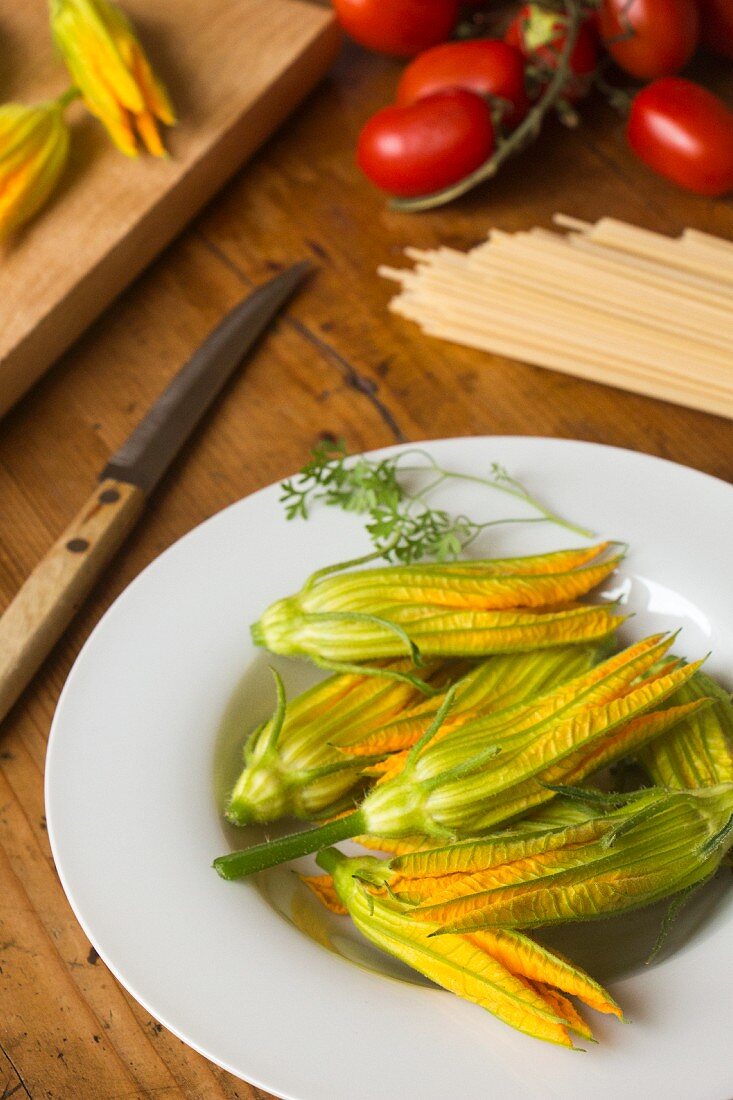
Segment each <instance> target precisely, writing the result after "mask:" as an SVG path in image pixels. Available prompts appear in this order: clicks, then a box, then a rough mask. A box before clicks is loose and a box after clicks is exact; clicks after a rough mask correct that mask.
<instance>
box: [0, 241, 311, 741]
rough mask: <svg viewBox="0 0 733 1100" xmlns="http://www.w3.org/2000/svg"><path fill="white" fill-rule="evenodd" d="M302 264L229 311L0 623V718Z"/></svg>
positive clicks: (298, 277) (296, 281) (298, 279)
mask: <svg viewBox="0 0 733 1100" xmlns="http://www.w3.org/2000/svg"><path fill="white" fill-rule="evenodd" d="M310 269H311V265H310V264H309V263H308V262H307V261H303V262H302V263H298V264H295V265H294V266H293V267H290V268H288V269H287V270H286V271H283V272H282V273H281V274H280V275H277V276H276V277H275V278H274V279H271V280H270V281H269V282H267V283H264V284H263V285H262V286H260V287H258V288H257V289H256V290H255V291H254V292H253V293H252V294H250V295H249V296H248V297H247V298H245V300H244V301H243V302H240V304H239V305H238V306H235V308H234V309H233V310H232V311H231V313H228V314H227V316H226V317H225V318H224V320H223V321H222V322H221V324H219V325H218V326H217V328H215V329H214V331H213V332H212V333H211V335H210V336H209V337H208V338H207V339H206V340H205V342H204V343H203V344H202V345H201V347H200V348H199V349H198V351H196V352H195V353H194V355H193V356H192V357H191V359H189V361H188V362H187V363H186V364H185V366H184V367H182V368H181V370H180V371H179V372H178V374H177V375H176V376H175V378H174V379H173V381H172V382H171V383H170V385H169V386H168V388H167V389H166V390H165V391H164V392H163V394H161V396H160V397H159V398H158V400H157V401H156V402H155V404H154V405H153V407H152V408H151V409H150V411H149V412H148V414H147V416H146V417H145V418H144V420H142V421H141V423H140V424H139V425H138V426H137V428H136V429H135V430H134V432H133V433H132V435H131V436H130V437H129V439H128V440H127V442H126V443H124V444H123V445H122V447H121V448H120V450H119V451H118V452H117V453H116V454H115V455H113V457H112V458H111V459H110V460H109V462H108V463H107V465H106V466H105V468H104V470H103V471H102V473H101V475H100V479H99V486H98V488H97V489H96V491H95V492H94V493H93V494H92V495H91V497H90V498H89V500H88V501H87V503H86V504H85V505H84V507H83V508H82V509H81V511H80V512H79V513H78V514H77V516H76V517H75V519H73V520H72V522H71V524H70V525H69V526H68V527H67V529H66V530H65V531H64V533H63V535H61V537H60V538H59V539H58V541H57V542H56V543H55V544H54V545H53V546H52V547H51V549H50V550H49V552H48V553H47V554H46V556H45V557H44V558H43V560H42V561H41V562H39V564H38V565H37V566H36V568H35V569H34V570H33V572H32V573H31V575H30V576H29V577H28V579H27V581H25V583H24V584H23V586H22V588H21V589H20V591H19V592H18V594H17V595H16V596H15V598H14V599H13V601H12V603H10V605H9V606H8V608H7V610H6V611H5V612H4V613H3V615H2V617H0V721H2V719H3V718H4V717H5V715H6V714H7V713H8V711H9V710H10V708H11V706H12V705H13V703H14V702H15V701H16V699H17V698H18V696H19V695H20V693H21V692H22V691H23V689H24V687H25V686H26V684H27V683H28V682H29V680H30V679H31V677H32V676H33V675H34V674H35V672H36V671H37V670H38V668H39V667H40V665H41V663H42V661H43V660H44V658H45V657H46V656H47V655H48V653H49V652H50V650H51V649H52V647H53V646H54V645H55V643H56V642H57V641H58V639H59V637H60V636H61V634H62V633H63V631H64V630H65V629H66V627H67V626H68V624H69V622H70V621H71V619H72V618H73V616H74V615H75V613H76V611H77V610H78V609H79V607H80V605H81V603H82V601H83V600H84V599H85V597H86V596H87V594H88V593H89V591H90V590H91V588H92V586H93V585H94V583H95V581H96V580H97V578H98V577H99V575H100V574H101V572H102V570H103V569H104V567H105V566H106V565H107V563H108V562H109V561H110V559H111V558H112V557H113V555H114V554H115V553H116V552H117V550H118V549H119V547H120V545H121V543H122V542H123V540H124V539H125V538H126V536H127V535H128V533H129V532H130V530H131V529H132V527H133V526H134V524H135V522H136V521H137V520H138V518H139V517H140V514H141V513H142V511H143V508H144V505H145V502H146V500H147V498H148V496H149V495H150V493H151V492H152V491H153V489H154V488H155V487H156V485H157V484H158V482H159V481H160V479H161V478H162V477H163V475H164V474H165V472H166V470H167V469H168V467H169V466H170V464H171V463H172V462H173V459H174V458H175V457H176V455H177V454H178V452H179V451H180V449H181V447H182V446H183V444H184V443H185V442H186V440H187V439H188V437H189V435H190V434H191V432H192V431H193V429H194V428H195V427H196V425H197V424H198V422H199V420H200V419H201V417H202V416H203V415H204V413H205V412H206V410H207V409H208V408H209V406H210V405H211V404H212V402H213V401H214V399H215V398H216V396H217V394H218V393H219V392H220V391H221V390H222V388H223V387H224V385H225V383H226V382H227V380H228V379H229V378H230V377H231V375H232V374H233V373H234V371H235V370H236V368H237V366H239V364H240V363H241V362H242V360H243V358H244V356H245V355H246V354H247V352H248V351H249V350H250V349H251V348H252V346H253V345H254V344H255V342H256V341H257V339H258V337H259V336H260V335H261V334H262V332H263V330H264V329H265V328H266V327H267V325H268V324H269V323H270V321H272V320H273V318H274V317H275V316H276V315H277V314H278V313H279V311H280V310H281V309H282V307H283V306H284V305H285V304H286V302H287V301H288V299H289V298H290V296H291V295H292V294H293V293H294V291H295V290H296V289H297V287H298V286H299V285H300V284H301V283H302V281H303V279H304V278H305V276H306V274H307V273H308V272H309V271H310Z"/></svg>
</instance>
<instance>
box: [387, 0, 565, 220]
mask: <svg viewBox="0 0 733 1100" xmlns="http://www.w3.org/2000/svg"><path fill="white" fill-rule="evenodd" d="M563 7H564V8H565V12H566V15H567V37H566V39H565V43H564V45H563V50H562V53H561V54H560V58H559V60H558V64H557V68H556V70H555V73H554V75H553V78H552V80H551V81H550V83H549V84H548V86H547V91H546V92H545V94H544V95H543V96H542V98H541V99H540V101H539V103H538V104H537V106H536V107H533V108H532V110H531V111H529V113H528V114H527V116H526V117H525V118H524V119H523V121H522V122H520V124H519V126H517V128H516V130H514V131H513V132H512V133H511V134H510V135H509V137H508V138H506V140H505V141H500V142H499V144H498V145H497V147H496V149H495V151H494V152H493V153H492V155H491V156H490V157H489V159H488V160H487V161H485V162H484V164H482V165H480V167H478V168H477V169H476V170H475V171H474V172H471V173H470V174H469V175H468V176H464V178H463V179H462V180H458V182H457V183H453V184H451V185H450V187H445V188H443V190H442V191H434V192H433V194H431V195H421V196H419V197H418V198H411V199H392V201H391V202H390V204H389V205H390V208H391V209H392V210H400V211H405V212H407V213H416V212H418V211H421V210H433V209H434V208H435V207H436V206H443V205H444V204H445V203H447V202H451V201H452V200H453V199H457V198H459V196H461V195H465V194H466V192H467V191H472V190H473V188H474V187H476V186H477V185H478V184H479V183H483V182H484V181H485V180H488V179H491V178H492V177H493V176H495V175H496V173H497V172H498V171H499V169H500V168H501V166H502V164H503V163H504V161H505V160H508V159H509V158H510V157H512V156H515V155H516V154H517V153H519V152H521V151H522V150H523V149H524V148H525V146H527V145H529V144H530V142H532V141H534V140H535V138H536V137H537V135H538V134H539V132H540V129H541V128H542V123H543V121H544V118H545V115H547V113H548V112H549V111H550V110H551V109H552V108H553V107H554V106H555V104H556V103H557V102H558V100H559V99H561V98H562V93H563V89H564V87H565V82H566V80H567V77H568V74H569V71H570V57H571V54H572V52H573V49H574V48H575V43H576V41H577V38H578V31H579V29H580V20H581V13H582V5H581V3H579V2H578V0H563Z"/></svg>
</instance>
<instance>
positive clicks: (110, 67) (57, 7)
mask: <svg viewBox="0 0 733 1100" xmlns="http://www.w3.org/2000/svg"><path fill="white" fill-rule="evenodd" d="M50 14H51V33H52V35H53V40H54V42H55V44H56V46H57V48H58V50H59V52H60V54H61V56H62V57H63V59H64V61H65V62H66V66H67V68H68V70H69V72H70V73H71V77H72V79H73V81H74V84H75V85H76V87H77V88H78V89H79V91H80V93H81V95H82V98H83V100H84V102H85V104H86V106H87V107H88V108H89V110H90V111H91V112H92V114H93V115H96V116H97V118H98V119H99V120H100V121H101V122H102V123H103V125H104V126H105V127H106V129H107V132H108V133H109V135H110V137H111V138H112V141H113V142H114V143H115V145H116V146H117V148H118V149H119V150H120V151H121V152H123V153H125V154H126V156H129V157H135V156H137V154H138V138H140V139H141V140H142V142H143V144H144V146H145V148H146V149H147V150H148V152H149V153H152V154H153V155H154V156H157V157H163V156H165V155H166V152H165V148H164V146H163V143H162V141H161V139H160V134H159V132H158V125H157V123H158V122H162V123H164V124H165V125H166V126H172V125H173V124H174V123H175V121H176V118H175V114H174V111H173V107H172V106H171V102H170V99H169V97H168V93H167V92H166V90H165V88H164V87H163V85H162V83H161V82H160V80H159V79H158V77H157V76H156V75H155V73H154V72H153V69H152V68H151V65H150V62H149V61H148V59H147V57H146V55H145V52H144V50H143V48H142V46H141V45H140V43H139V41H138V39H137V37H136V35H135V32H134V30H133V28H132V26H131V24H130V22H129V20H128V19H127V17H126V16H125V15H124V14H123V13H122V12H121V11H120V9H119V8H118V7H116V5H114V4H111V3H109V0H50ZM156 120H157V121H156Z"/></svg>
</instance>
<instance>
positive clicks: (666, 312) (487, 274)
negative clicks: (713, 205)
mask: <svg viewBox="0 0 733 1100" xmlns="http://www.w3.org/2000/svg"><path fill="white" fill-rule="evenodd" d="M553 222H554V224H555V226H556V227H557V228H558V230H560V231H559V232H558V231H555V230H547V229H540V228H536V229H532V230H530V231H521V232H516V233H507V232H504V231H501V230H498V229H493V230H492V231H491V232H490V234H489V237H488V239H487V240H486V241H485V242H483V243H481V244H479V245H478V246H477V247H476V248H474V249H473V250H471V251H470V252H467V253H464V252H460V251H457V250H456V249H452V248H445V247H443V248H438V249H435V250H432V251H426V250H425V249H415V248H411V249H407V250H406V255H407V256H408V258H409V259H411V260H412V261H413V262H414V264H415V266H414V267H413V268H409V269H396V268H393V267H381V268H380V269H379V272H380V274H381V275H383V276H384V277H385V278H388V279H392V280H394V281H396V282H397V283H399V284H400V285H401V291H400V292H399V293H398V294H397V295H396V296H395V298H394V299H393V300H392V302H391V305H390V308H391V309H392V311H393V312H395V313H398V314H401V315H402V316H404V317H406V318H408V319H410V320H413V321H415V322H417V323H418V324H419V325H420V326H421V327H422V329H423V331H425V332H426V333H428V334H430V335H434V336H438V337H440V338H442V339H447V340H451V341H454V342H456V343H460V344H464V345H466V346H469V347H475V348H479V349H482V350H484V351H488V352H492V353H494V354H496V355H502V356H509V357H512V358H518V359H523V360H525V361H526V362H529V363H532V364H534V365H536V366H541V367H549V368H551V369H554V370H560V371H564V372H565V373H568V374H574V375H577V376H578V377H583V378H588V379H590V380H592V381H595V382H601V383H604V384H607V385H613V386H620V387H622V388H624V389H627V390H631V391H633V392H637V393H643V394H647V395H649V396H652V397H658V398H661V399H663V400H667V401H673V402H676V403H677V404H682V405H688V406H691V407H692V408H698V409H702V410H704V411H706V412H712V413H717V414H718V415H723V416H728V417H731V418H733V241H726V240H722V239H720V238H718V237H714V236H712V235H711V234H709V233H703V232H701V231H699V230H694V229H686V230H685V231H684V232H683V233H682V234H681V235H680V236H679V237H678V238H671V237H667V236H665V235H664V234H661V233H654V232H652V231H651V230H648V229H642V228H640V227H639V226H633V225H629V224H627V223H626V222H621V221H618V220H616V219H613V218H601V219H600V220H599V221H598V222H596V223H595V224H593V223H590V222H585V221H582V220H580V219H579V218H574V217H571V216H569V215H567V214H556V215H555V216H554V218H553Z"/></svg>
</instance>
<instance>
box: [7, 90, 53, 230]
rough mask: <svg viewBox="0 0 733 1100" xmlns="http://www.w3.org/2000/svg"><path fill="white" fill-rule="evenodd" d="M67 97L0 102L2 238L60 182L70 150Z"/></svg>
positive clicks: (22, 220) (24, 219) (43, 200)
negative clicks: (65, 112)
mask: <svg viewBox="0 0 733 1100" xmlns="http://www.w3.org/2000/svg"><path fill="white" fill-rule="evenodd" d="M65 98H66V97H64V96H62V97H61V99H59V100H54V101H52V102H50V103H41V104H39V105H38V106H35V107H25V106H23V105H22V104H20V103H6V104H5V105H4V106H2V107H0V237H3V236H5V235H6V234H7V233H11V232H12V231H13V230H14V229H17V228H18V227H19V226H21V225H23V224H24V223H25V222H27V221H28V220H29V219H30V218H32V217H33V215H34V214H35V213H36V211H37V210H39V209H40V207H41V206H43V204H44V203H45V202H46V200H47V199H48V197H49V195H50V194H51V192H52V191H53V189H54V187H55V186H56V183H57V182H58V179H59V176H60V175H61V173H62V171H63V169H64V165H65V164H66V159H67V156H68V152H69V128H68V126H67V125H66V122H65V121H64V115H63V110H64V106H65Z"/></svg>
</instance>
